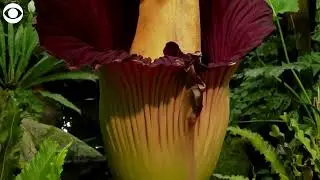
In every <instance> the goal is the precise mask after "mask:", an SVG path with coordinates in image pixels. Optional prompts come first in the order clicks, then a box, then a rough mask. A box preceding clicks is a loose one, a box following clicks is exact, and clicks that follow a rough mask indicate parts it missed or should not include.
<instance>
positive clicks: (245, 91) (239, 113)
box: [230, 0, 320, 179]
mask: <svg viewBox="0 0 320 180" xmlns="http://www.w3.org/2000/svg"><path fill="white" fill-rule="evenodd" d="M267 2H268V3H269V5H271V6H272V8H273V10H274V18H275V23H276V24H277V26H278V32H279V36H278V39H279V40H280V41H279V40H278V39H277V38H274V39H273V38H270V39H269V42H267V43H265V44H264V45H262V46H261V47H259V48H258V49H257V50H256V51H255V52H253V53H252V54H251V55H250V56H249V57H248V58H250V59H252V61H249V65H248V64H247V65H246V66H247V67H246V68H245V69H244V71H242V72H241V73H238V74H237V75H236V76H235V77H236V78H237V79H238V80H243V81H242V82H241V83H240V87H239V88H235V89H234V90H233V95H232V99H233V102H234V103H232V106H233V107H234V110H233V113H232V114H233V118H235V119H239V118H240V119H241V118H242V119H246V118H247V119H253V121H247V123H248V122H252V123H253V122H259V121H257V120H258V119H260V122H270V123H271V122H274V123H275V122H277V123H283V124H285V125H286V127H287V129H289V131H287V132H285V131H283V129H284V128H283V126H281V127H280V126H278V125H277V124H273V125H272V131H271V132H270V135H271V136H272V137H275V138H277V143H276V145H275V146H276V148H274V147H272V146H271V145H270V144H269V143H268V142H267V141H266V140H264V139H263V138H262V137H261V136H260V135H259V134H257V133H253V132H251V131H248V130H242V129H238V128H233V127H232V128H230V131H231V133H232V134H237V135H241V136H242V137H244V138H246V139H248V140H249V141H250V142H251V144H252V145H253V146H254V147H255V148H256V150H258V151H259V152H260V153H262V154H263V155H264V156H265V158H266V160H267V161H269V162H270V163H271V166H272V169H273V170H275V169H278V168H277V167H279V166H278V165H276V164H279V162H280V164H283V165H284V167H285V172H286V173H287V174H288V175H287V177H289V179H295V178H298V177H303V178H304V179H312V177H318V178H319V137H320V133H319V132H320V131H319V128H320V118H319V107H318V106H317V102H318V101H317V99H318V96H319V82H320V79H319V76H320V68H319V67H320V61H319V57H320V56H319V53H318V52H311V53H308V54H305V55H303V56H300V57H298V58H297V59H296V60H295V59H293V58H292V57H291V56H289V54H292V53H290V52H292V50H293V52H294V49H295V48H293V49H292V48H291V47H288V46H287V44H288V42H289V41H288V39H287V38H285V36H284V34H283V32H282V29H281V26H280V20H279V17H278V14H279V13H283V12H284V11H283V10H281V8H279V7H282V9H285V10H286V11H288V12H294V10H295V9H297V8H295V7H294V4H297V3H296V2H293V1H286V2H287V3H292V4H288V5H283V4H282V5H281V3H284V1H277V2H276V1H272V0H267ZM284 7H286V8H284ZM276 37H277V36H276ZM292 44H295V43H292ZM280 50H281V51H280ZM281 52H283V53H284V54H281ZM281 55H282V56H281ZM283 55H284V57H283ZM270 59H272V60H273V61H270ZM292 59H293V60H294V61H292ZM253 60H255V61H256V62H254V61H253ZM253 62H254V63H253ZM236 102H242V103H236ZM284 112H288V114H289V115H283V116H281V115H282V114H283V113H284ZM280 116H281V120H280V121H279V120H270V119H278V117H280ZM261 119H262V120H261ZM268 119H269V120H268ZM292 134H294V136H293V137H292ZM262 147H264V148H262ZM267 147H271V149H273V150H272V154H273V156H274V157H278V158H277V161H278V163H276V164H275V159H273V160H272V159H270V156H269V158H268V154H266V152H265V150H266V149H267ZM269 155H270V154H269ZM282 169H283V168H282ZM276 172H277V171H276Z"/></svg>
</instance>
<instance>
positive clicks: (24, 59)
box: [0, 14, 97, 113]
mask: <svg viewBox="0 0 320 180" xmlns="http://www.w3.org/2000/svg"><path fill="white" fill-rule="evenodd" d="M32 18H33V16H32V14H29V17H28V21H27V22H26V23H21V24H20V25H18V27H17V29H15V27H14V26H13V25H12V24H7V25H6V26H5V25H4V24H3V23H2V22H1V21H0V89H34V90H35V89H36V88H37V87H39V85H42V84H43V83H48V82H52V81H58V80H90V81H95V80H97V76H96V75H94V74H92V73H89V72H82V71H72V72H68V71H63V72H61V70H62V69H63V67H64V63H63V61H62V60H57V59H56V58H54V57H53V56H50V55H48V54H46V53H40V60H37V59H34V58H35V57H34V56H33V55H34V54H33V53H34V51H35V50H36V48H38V46H39V39H38V35H37V32H36V30H35V29H34V27H33V26H32ZM34 61H36V62H34ZM35 92H36V93H37V94H39V95H41V96H44V97H46V98H50V99H53V100H55V101H57V102H59V103H61V104H62V105H64V106H66V107H68V108H71V109H73V110H75V111H77V112H79V113H80V109H78V108H77V107H76V106H75V105H74V104H73V103H71V102H70V101H68V100H67V99H66V98H64V97H63V96H61V95H60V94H54V93H51V92H47V91H35Z"/></svg>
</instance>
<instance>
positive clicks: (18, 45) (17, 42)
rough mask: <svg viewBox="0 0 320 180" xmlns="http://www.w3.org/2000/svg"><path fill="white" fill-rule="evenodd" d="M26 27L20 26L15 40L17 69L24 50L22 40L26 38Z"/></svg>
mask: <svg viewBox="0 0 320 180" xmlns="http://www.w3.org/2000/svg"><path fill="white" fill-rule="evenodd" d="M23 32H24V27H23V24H21V25H19V27H18V29H17V31H16V35H15V39H14V48H15V64H14V67H16V65H17V64H18V62H19V58H20V57H21V55H22V48H21V43H22V38H23V36H24V33H23Z"/></svg>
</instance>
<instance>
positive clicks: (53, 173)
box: [16, 140, 71, 180]
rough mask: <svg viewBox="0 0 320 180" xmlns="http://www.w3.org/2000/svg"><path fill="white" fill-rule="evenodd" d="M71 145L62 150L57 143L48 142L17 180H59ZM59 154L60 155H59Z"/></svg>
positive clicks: (42, 146) (41, 147) (42, 145)
mask: <svg viewBox="0 0 320 180" xmlns="http://www.w3.org/2000/svg"><path fill="white" fill-rule="evenodd" d="M70 145H71V143H69V144H68V145H67V146H66V147H64V148H63V149H62V150H60V149H59V146H58V144H57V143H55V142H53V141H51V140H46V141H44V142H43V143H42V144H41V145H40V150H39V152H38V153H37V154H36V156H35V157H34V158H33V159H32V160H31V162H30V163H29V164H28V165H27V166H25V168H23V169H22V172H21V173H20V174H19V175H18V176H17V177H16V180H59V179H60V175H61V172H62V165H63V163H64V159H65V156H66V154H67V149H68V148H69V147H70ZM57 152H58V154H57Z"/></svg>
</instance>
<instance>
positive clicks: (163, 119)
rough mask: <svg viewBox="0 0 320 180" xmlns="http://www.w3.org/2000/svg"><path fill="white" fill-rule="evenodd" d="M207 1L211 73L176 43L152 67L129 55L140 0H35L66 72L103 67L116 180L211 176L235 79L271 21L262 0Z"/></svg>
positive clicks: (104, 112) (103, 101) (44, 34)
mask: <svg viewBox="0 0 320 180" xmlns="http://www.w3.org/2000/svg"><path fill="white" fill-rule="evenodd" d="M200 2H201V3H200V4H201V7H200V11H201V28H202V47H201V48H202V54H203V56H202V63H204V64H207V65H208V68H207V70H206V71H195V70H198V69H199V68H198V65H199V64H200V63H199V57H198V56H194V55H190V54H182V53H181V52H180V51H179V48H177V47H174V46H171V45H172V44H170V43H169V45H170V46H169V45H168V47H167V48H166V49H165V50H164V54H165V56H164V57H160V58H159V59H157V60H155V61H154V62H151V61H150V59H144V58H143V57H141V56H138V55H130V54H129V53H127V52H128V51H129V49H130V45H131V42H132V40H133V36H134V32H135V28H136V23H137V18H138V7H139V2H137V1H133V0H131V1H130V0H128V1H126V0H121V1H120V0H118V1H111V0H77V1H76V0H68V1H62V0H51V1H48V0H37V1H36V8H37V11H38V17H37V23H38V24H37V30H38V32H39V36H40V42H41V45H43V46H44V47H45V48H46V49H47V50H48V51H49V52H50V53H51V54H53V55H55V56H57V57H59V58H63V59H65V61H66V62H67V63H68V65H69V66H75V67H80V66H83V65H90V66H95V67H96V65H99V66H100V65H102V66H101V68H100V74H101V76H100V77H101V79H100V122H101V129H102V132H103V136H104V140H105V147H106V152H107V155H108V156H109V161H110V166H111V168H112V170H113V173H114V175H115V176H116V177H117V178H118V179H125V180H129V179H139V180H143V179H155V180H156V179H159V180H163V179H168V180H188V179H190V180H202V179H203V180H204V179H208V178H209V177H210V176H211V174H212V170H213V169H214V167H215V164H216V162H217V159H218V156H219V152H220V150H221V145H222V142H223V138H224V136H225V132H226V127H227V125H228V118H229V104H228V103H229V97H228V90H229V81H230V79H231V76H232V74H233V72H234V71H235V69H236V67H237V64H238V61H240V60H241V58H242V57H243V56H244V55H245V54H246V53H247V52H248V51H250V50H251V49H253V48H255V47H256V46H258V45H259V44H260V43H261V42H262V40H263V39H264V38H265V37H266V36H267V35H268V34H270V33H271V32H272V30H273V24H272V13H271V10H270V9H269V8H268V6H267V4H266V3H265V2H264V0H200ZM124 4H125V5H124ZM177 33H178V32H177ZM185 38H188V37H185ZM145 41H146V42H147V41H148V39H146V40H145ZM119 50H121V51H119ZM201 80H202V81H201ZM203 82H204V84H205V86H206V88H205V89H203V87H205V86H204V84H203Z"/></svg>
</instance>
